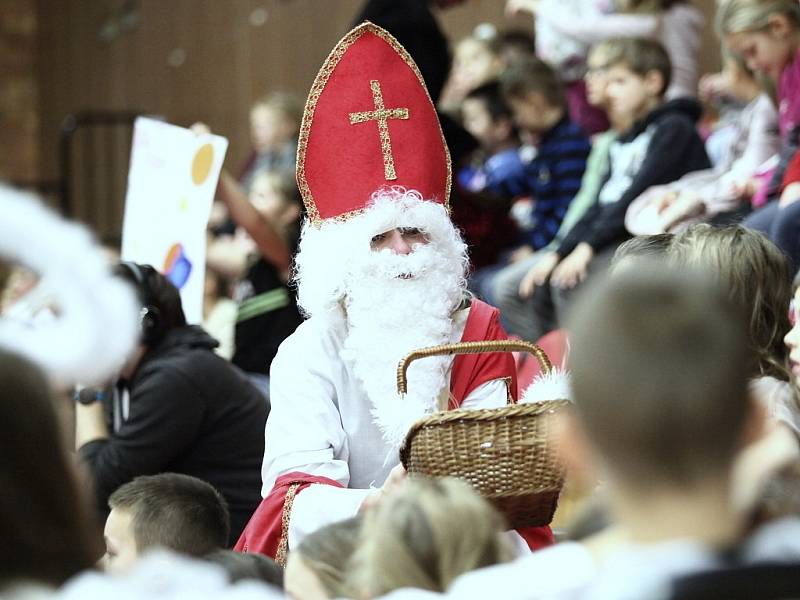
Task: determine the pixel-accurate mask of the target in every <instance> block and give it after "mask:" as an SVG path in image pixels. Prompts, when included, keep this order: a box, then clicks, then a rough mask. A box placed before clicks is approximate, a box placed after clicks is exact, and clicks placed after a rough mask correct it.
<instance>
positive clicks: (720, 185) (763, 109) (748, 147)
mask: <svg viewBox="0 0 800 600" xmlns="http://www.w3.org/2000/svg"><path fill="white" fill-rule="evenodd" d="M720 77H721V80H722V81H721V84H720V85H722V86H724V88H725V90H726V91H727V93H728V95H730V96H732V97H733V98H735V99H736V100H739V101H741V102H743V103H746V106H745V107H744V108H743V109H742V111H741V113H740V114H739V116H738V118H737V119H736V121H735V124H734V125H733V127H734V128H735V131H734V134H733V138H732V143H731V144H730V145H729V151H728V153H727V157H725V159H724V160H723V161H722V162H721V163H720V164H718V165H717V166H716V167H715V168H713V169H708V170H705V171H696V172H694V173H689V174H687V175H684V176H683V177H681V178H680V179H679V180H678V181H675V182H673V183H670V184H667V185H663V186H654V187H652V188H650V189H649V190H647V191H646V192H645V193H644V194H642V195H641V196H639V197H638V198H637V199H636V200H634V202H633V203H632V204H631V206H630V208H629V209H628V212H627V214H626V216H625V227H626V228H627V229H628V231H629V232H631V233H632V234H634V235H643V234H648V233H661V232H666V231H673V232H674V231H676V230H677V229H679V228H681V227H685V226H686V225H687V224H689V223H692V222H695V221H698V220H704V221H707V220H710V219H712V218H715V217H716V220H717V221H718V220H720V219H721V218H733V219H735V220H739V219H741V218H742V216H744V215H745V214H746V213H747V212H749V201H750V197H749V195H748V193H747V192H748V189H749V188H750V186H749V185H748V184H749V181H750V180H751V179H752V178H753V177H754V176H755V174H756V172H757V170H758V169H759V167H760V166H761V165H762V164H763V163H764V162H766V161H767V160H768V159H769V158H770V157H772V156H773V155H774V154H775V153H776V152H777V151H778V149H779V146H780V140H779V139H778V131H777V126H778V113H777V110H776V108H775V105H774V104H773V102H772V100H771V99H770V98H769V96H768V95H767V93H766V92H765V91H764V90H763V89H762V87H761V84H760V80H759V79H758V77H757V76H756V75H755V74H754V73H753V72H752V71H751V70H750V69H748V68H747V66H746V65H745V64H744V62H743V61H742V59H740V58H738V57H737V56H735V55H733V54H730V53H728V54H727V55H726V56H725V62H724V67H723V71H722V73H721V74H720ZM726 213H728V214H729V217H725V214H726Z"/></svg>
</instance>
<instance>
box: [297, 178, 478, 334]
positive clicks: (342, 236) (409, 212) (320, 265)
mask: <svg viewBox="0 0 800 600" xmlns="http://www.w3.org/2000/svg"><path fill="white" fill-rule="evenodd" d="M397 227H409V228H418V229H420V230H421V231H423V232H424V233H425V235H426V236H427V237H428V240H429V242H430V244H431V245H432V246H433V247H434V248H435V249H436V250H437V251H438V252H439V253H442V255H443V257H444V258H445V259H446V260H448V261H455V262H456V263H457V264H459V266H460V267H459V268H460V273H458V282H459V285H460V287H462V288H463V289H464V290H466V281H467V273H468V269H469V257H468V255H467V246H466V244H465V243H464V240H463V239H462V238H461V235H460V234H459V232H458V230H457V229H456V228H455V226H454V225H453V222H452V221H451V220H450V217H449V215H448V214H447V210H446V209H445V207H444V206H443V205H442V204H439V203H437V202H431V201H426V200H424V199H423V198H422V196H421V195H420V194H419V192H417V191H415V190H406V189H405V188H402V187H391V188H382V189H380V190H378V191H377V192H375V193H374V194H373V196H372V198H371V200H370V205H369V207H368V208H367V209H366V210H365V211H364V212H363V213H361V214H359V215H356V216H353V217H350V218H349V219H348V220H346V221H337V220H336V219H328V220H326V221H324V222H323V223H322V225H321V226H320V227H315V226H313V225H312V224H311V223H310V222H309V221H306V222H305V223H304V224H303V230H302V234H301V238H300V248H299V252H298V254H297V256H296V258H295V271H294V281H295V282H296V285H297V296H298V304H299V305H300V308H301V309H302V310H303V312H304V313H305V314H306V315H307V316H316V315H320V316H326V317H328V318H331V317H335V316H337V315H341V302H342V300H343V299H344V296H345V292H346V289H345V284H346V280H347V274H348V272H349V270H350V268H351V263H352V261H353V260H355V259H358V258H360V257H363V256H365V255H367V254H368V253H369V252H370V250H371V248H370V242H371V241H372V238H373V237H374V236H376V235H378V234H380V233H383V232H385V231H389V230H391V229H394V228H397ZM452 308H453V309H455V308H456V307H455V306H454V307H452Z"/></svg>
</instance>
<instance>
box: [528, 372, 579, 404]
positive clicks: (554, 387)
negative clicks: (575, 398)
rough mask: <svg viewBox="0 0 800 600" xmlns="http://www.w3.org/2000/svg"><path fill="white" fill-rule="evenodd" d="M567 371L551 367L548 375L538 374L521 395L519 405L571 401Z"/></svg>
mask: <svg viewBox="0 0 800 600" xmlns="http://www.w3.org/2000/svg"><path fill="white" fill-rule="evenodd" d="M570 379H571V377H570V374H569V371H566V370H564V369H562V368H560V367H553V369H552V370H551V371H550V372H549V373H539V374H538V375H537V376H536V377H535V378H534V379H533V381H532V382H531V384H530V385H529V386H528V387H527V389H526V390H525V392H524V393H523V394H522V399H521V400H520V404H527V403H532V402H544V401H545V400H572V388H571V382H570Z"/></svg>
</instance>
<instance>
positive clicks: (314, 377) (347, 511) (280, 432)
mask: <svg viewBox="0 0 800 600" xmlns="http://www.w3.org/2000/svg"><path fill="white" fill-rule="evenodd" d="M468 312H469V309H463V310H461V311H459V312H458V313H456V315H454V327H453V333H452V337H451V341H452V342H458V341H460V340H461V337H462V335H463V333H464V327H465V325H466V319H467V314H468ZM345 334H346V330H345V329H344V327H343V326H342V327H332V326H331V325H330V324H329V323H327V322H324V321H321V320H319V319H314V318H313V317H312V318H311V319H309V320H307V321H305V322H304V323H302V324H301V325H300V326H299V327H298V328H297V330H296V331H295V332H294V333H293V334H292V335H291V336H289V337H288V338H287V339H286V340H285V341H284V342H283V344H282V345H281V347H280V349H279V350H278V354H277V356H276V357H275V359H274V360H273V362H272V368H271V373H270V401H271V403H272V408H271V411H270V415H269V418H268V419H267V426H266V431H265V436H266V449H265V453H264V463H263V465H262V469H261V474H262V480H263V487H262V490H261V494H262V496H266V495H267V494H268V493H269V492H270V490H271V489H272V487H273V485H274V484H275V480H276V479H277V478H278V477H279V476H280V475H282V474H284V473H289V472H292V471H300V472H302V473H307V474H309V475H316V476H322V477H327V478H329V479H332V480H334V481H337V482H338V483H340V484H342V485H343V486H344V488H345V489H342V488H336V487H333V486H327V485H312V486H310V487H309V488H307V489H305V490H303V491H302V492H301V493H299V494H298V495H297V496H296V497H295V500H294V504H293V506H292V512H291V518H290V521H289V540H288V541H289V549H290V550H291V549H293V548H294V547H296V545H297V544H298V543H299V542H300V540H301V539H302V538H303V537H304V536H305V535H307V534H309V533H311V532H312V531H314V530H316V529H318V528H319V527H322V526H323V525H326V524H328V523H333V522H335V521H339V520H342V519H347V518H349V517H352V516H354V515H355V514H356V513H357V512H358V509H359V508H360V506H361V503H362V502H363V501H364V499H365V498H366V497H367V496H368V495H369V494H370V493H371V492H372V491H373V488H377V487H380V486H381V485H382V484H383V482H384V480H385V479H386V477H387V476H388V474H389V472H390V471H391V470H392V468H393V467H395V466H396V465H397V464H399V462H400V460H399V456H398V450H397V448H393V447H391V446H390V445H389V444H387V443H386V442H385V441H384V439H383V436H382V435H381V431H380V429H379V428H378V426H377V425H376V424H375V423H374V421H373V419H372V415H371V412H370V411H371V408H372V404H371V403H370V400H369V398H368V397H367V396H366V394H365V392H364V391H363V387H362V385H361V384H360V382H359V381H357V380H356V378H355V376H354V374H353V372H352V370H351V369H349V368H348V365H347V364H345V362H344V361H343V360H342V359H341V358H340V357H341V354H342V348H343V342H344V337H345ZM387 343H391V340H387ZM451 365H452V363H451ZM387 377H392V378H393V377H394V373H387ZM448 379H449V376H448ZM448 391H449V390H443V392H444V393H448ZM506 402H507V389H506V383H505V381H503V380H501V379H497V380H494V381H489V382H487V383H485V384H483V385H481V386H480V387H478V388H477V389H476V390H474V391H473V392H472V393H471V394H470V395H469V396H468V397H467V398H466V399H465V400H464V403H463V404H462V408H496V407H500V406H504V405H505V404H506Z"/></svg>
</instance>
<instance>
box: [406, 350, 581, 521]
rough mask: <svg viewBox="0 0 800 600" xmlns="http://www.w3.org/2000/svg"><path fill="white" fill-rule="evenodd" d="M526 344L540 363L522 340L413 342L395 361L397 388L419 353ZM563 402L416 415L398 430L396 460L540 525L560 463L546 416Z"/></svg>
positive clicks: (546, 366) (550, 505)
mask: <svg viewBox="0 0 800 600" xmlns="http://www.w3.org/2000/svg"><path fill="white" fill-rule="evenodd" d="M509 351H526V352H530V353H532V354H533V355H534V356H536V358H537V359H538V360H539V363H540V364H541V366H542V371H543V372H546V371H549V370H550V368H551V367H550V361H549V360H548V358H547V356H546V355H545V354H544V352H542V350H541V349H540V348H539V347H538V346H536V345H534V344H530V343H528V342H521V341H512V340H500V341H491V342H464V343H461V344H450V345H446V346H435V347H432V348H425V349H422V350H417V351H415V352H412V353H411V354H409V355H408V356H406V357H405V358H404V359H403V360H402V361H401V362H400V364H399V365H398V367H397V388H398V392H399V393H400V394H401V395H402V394H404V393H405V392H406V372H407V370H408V366H409V364H410V363H411V362H412V361H414V360H416V359H419V358H424V357H428V356H440V355H451V354H475V353H480V352H509ZM567 404H568V401H567V400H560V399H554V400H548V401H545V402H537V403H531V404H511V405H509V406H505V407H503V408H492V409H482V410H468V409H459V410H452V411H444V412H438V413H434V414H432V415H430V416H428V417H425V418H423V419H421V420H419V421H417V422H416V423H415V424H414V425H413V426H412V427H411V430H410V431H409V433H408V435H407V436H406V440H405V443H404V445H403V447H402V448H401V450H400V460H401V462H402V463H403V466H404V467H405V468H406V469H407V470H408V472H409V473H410V474H418V475H425V476H428V477H447V476H451V477H458V478H460V479H464V480H466V481H468V482H469V483H470V484H472V486H473V487H474V488H475V490H476V491H477V492H478V493H479V494H480V495H481V496H483V497H484V498H486V499H488V500H489V501H490V502H492V503H493V504H494V506H495V507H496V508H497V509H498V510H499V511H500V512H502V513H503V514H504V515H505V517H506V520H507V522H508V524H509V526H510V527H511V528H515V529H518V528H522V527H533V526H542V525H547V524H548V523H550V521H551V520H552V518H553V514H554V513H555V510H556V506H557V503H558V494H559V492H560V491H561V486H562V485H563V482H564V470H563V468H562V466H561V465H560V464H559V462H558V460H557V457H556V453H555V450H554V448H553V447H552V445H551V436H550V432H551V424H552V419H550V418H549V417H550V416H551V415H552V414H554V413H555V412H557V411H559V410H560V409H562V408H563V407H564V406H566V405H567Z"/></svg>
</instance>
